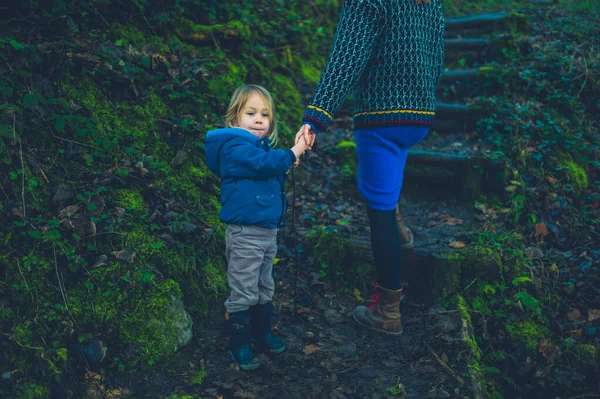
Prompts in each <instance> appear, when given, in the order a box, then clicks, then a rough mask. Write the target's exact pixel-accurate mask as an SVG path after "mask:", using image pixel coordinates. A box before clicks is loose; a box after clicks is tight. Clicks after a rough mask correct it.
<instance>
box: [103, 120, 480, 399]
mask: <svg viewBox="0 0 600 399" xmlns="http://www.w3.org/2000/svg"><path fill="white" fill-rule="evenodd" d="M350 137H351V133H349V132H348V130H343V129H339V128H337V129H336V128H335V126H334V128H333V129H332V130H331V131H330V132H329V133H327V134H323V135H322V137H319V138H318V143H317V147H316V149H315V151H314V152H313V153H311V154H310V155H309V156H307V157H306V159H305V160H304V162H303V163H302V165H301V166H300V168H298V169H297V170H296V179H297V180H298V181H297V191H298V192H297V198H296V212H295V213H296V222H295V224H294V225H295V227H296V228H297V229H299V230H302V229H304V230H306V228H307V225H311V224H312V225H314V224H315V223H316V224H318V225H321V226H326V227H330V228H332V229H335V228H337V229H340V230H341V231H340V234H342V235H346V236H347V237H354V238H355V239H356V240H357V241H366V242H368V241H369V230H368V222H367V218H366V207H365V204H364V203H363V201H362V200H361V199H360V196H359V195H358V190H357V188H356V184H355V183H354V182H349V181H345V180H344V179H343V178H342V177H341V175H342V173H341V165H339V163H338V162H337V161H336V157H332V156H331V155H330V154H331V153H332V152H333V149H334V148H335V145H336V143H337V142H339V141H340V140H342V139H349V138H350ZM288 200H289V202H290V205H291V204H292V202H291V201H292V200H293V198H292V184H291V179H290V182H289V184H288ZM425 200H426V202H425ZM402 205H403V209H404V214H405V219H406V222H407V224H408V225H409V226H411V228H412V230H413V231H414V232H415V244H416V247H417V249H418V248H426V249H427V250H429V251H436V250H440V249H441V247H445V248H448V244H449V243H451V242H453V241H454V240H457V239H458V238H459V237H460V235H461V234H462V233H463V232H465V231H466V230H467V229H472V228H475V227H477V225H478V221H477V220H476V219H475V218H473V214H472V213H471V212H470V211H469V210H467V209H466V208H465V207H464V206H462V205H461V204H460V203H459V202H457V201H453V200H451V199H449V200H436V201H434V200H432V199H431V198H426V199H423V198H417V197H415V196H411V193H410V192H407V193H406V195H405V196H404V199H403V201H402ZM287 217H288V220H287V223H288V227H287V229H285V230H282V231H280V250H279V257H280V258H282V260H281V261H279V262H278V263H277V265H276V266H275V268H274V277H275V281H276V286H277V288H276V294H275V297H274V303H275V306H276V316H275V317H274V331H275V332H276V334H277V335H278V336H280V337H281V338H283V339H284V340H285V342H286V344H287V350H286V351H285V352H284V353H282V354H281V355H279V356H266V355H264V354H260V355H259V356H260V360H261V364H262V365H261V368H260V369H258V370H256V371H253V372H244V371H240V370H239V369H238V367H237V366H236V364H235V363H233V362H232V361H231V359H230V358H229V357H228V355H227V338H226V337H225V336H224V335H222V328H223V325H224V312H225V310H224V306H223V304H222V302H218V303H214V304H213V306H212V309H211V313H210V315H209V317H208V318H207V319H202V320H196V321H195V324H194V331H195V337H194V339H193V341H192V343H191V344H190V345H189V346H187V347H185V348H184V349H182V350H181V353H180V355H179V358H178V360H177V361H176V363H175V364H172V365H170V366H169V367H166V368H162V367H161V368H159V369H157V370H155V372H156V374H155V375H152V374H147V375H145V376H143V377H142V376H139V375H138V376H137V377H135V378H138V379H137V380H127V381H112V382H110V383H108V382H107V386H106V389H107V392H113V393H116V392H118V391H119V390H120V389H119V388H117V387H121V389H123V388H124V387H127V390H128V391H129V392H130V393H131V394H133V395H134V396H135V397H148V398H166V397H171V396H170V395H191V397H202V398H265V399H267V398H281V397H291V398H389V397H398V395H401V394H402V392H404V394H405V396H406V397H412V398H446V397H454V398H456V397H460V398H462V397H464V396H472V395H471V393H472V388H471V385H470V384H471V381H470V380H469V374H468V373H467V361H468V359H469V355H468V348H467V347H466V345H465V343H464V339H463V338H464V337H463V336H462V334H463V333H464V332H463V330H462V329H461V326H460V323H461V321H460V318H459V317H458V313H455V312H453V311H447V310H446V309H445V308H444V307H441V306H439V305H440V304H437V305H438V306H435V305H432V306H428V307H425V306H423V304H421V303H418V302H414V301H411V299H410V294H411V291H410V287H407V289H405V291H406V295H405V297H404V299H403V302H402V306H401V308H402V320H403V324H404V333H403V334H402V335H400V336H397V337H395V336H387V335H383V334H380V333H377V332H373V331H369V330H366V329H364V328H361V327H360V326H358V325H357V324H356V323H355V322H354V321H353V319H352V316H351V312H352V310H353V309H354V308H355V307H356V306H357V305H360V304H361V302H362V301H364V299H363V298H362V297H364V298H367V299H368V297H370V294H371V293H372V292H371V289H372V287H370V286H369V285H368V284H365V286H364V287H359V288H360V289H359V292H361V293H362V295H361V294H359V293H358V291H355V292H352V290H349V289H348V287H340V288H339V289H334V288H332V287H331V286H330V285H327V284H325V283H324V282H322V281H320V280H319V276H318V273H317V271H316V270H315V268H314V267H313V265H312V263H313V261H314V260H313V259H312V257H311V256H301V258H300V262H299V263H298V268H299V270H298V280H297V294H296V298H297V309H294V303H293V296H294V292H293V291H294V285H295V283H294V278H295V272H296V270H295V268H294V262H290V260H291V259H292V258H293V257H294V254H293V230H292V227H293V225H292V211H291V209H290V210H289V211H288V214H287ZM313 218H314V220H316V222H315V221H314V220H313ZM340 220H345V222H344V223H343V224H340V223H339V221H340ZM298 240H299V241H298V245H299V247H300V248H307V247H308V246H309V245H311V244H310V243H309V242H307V239H306V238H305V234H298ZM365 252H367V253H368V249H367V248H365ZM302 253H305V252H304V251H303V252H302ZM306 253H310V251H306ZM366 302H368V300H367V301H366ZM445 366H446V367H445ZM449 369H451V370H452V371H449ZM203 371H204V372H205V373H206V375H205V377H204V378H201V379H200V380H202V382H201V383H199V382H200V381H199V380H198V379H196V380H195V378H196V377H197V376H198V375H199V374H201V375H204V372H203ZM465 375H466V376H467V377H466V378H465ZM194 381H195V382H194ZM109 386H112V388H109ZM181 397H185V396H181Z"/></svg>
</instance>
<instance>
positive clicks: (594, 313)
mask: <svg viewBox="0 0 600 399" xmlns="http://www.w3.org/2000/svg"><path fill="white" fill-rule="evenodd" d="M598 319H600V309H590V310H588V321H594V320H598Z"/></svg>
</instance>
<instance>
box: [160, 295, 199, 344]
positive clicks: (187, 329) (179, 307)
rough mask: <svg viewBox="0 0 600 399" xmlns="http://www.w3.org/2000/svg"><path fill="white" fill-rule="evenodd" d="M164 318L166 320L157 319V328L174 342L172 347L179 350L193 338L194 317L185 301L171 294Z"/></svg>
mask: <svg viewBox="0 0 600 399" xmlns="http://www.w3.org/2000/svg"><path fill="white" fill-rule="evenodd" d="M162 319H163V320H165V321H163V322H160V321H157V323H158V326H157V328H158V330H159V331H161V332H162V334H163V336H164V337H166V338H168V340H169V341H170V342H172V343H173V347H172V348H170V349H172V350H173V351H177V350H178V349H179V348H181V347H184V346H185V345H187V344H188V343H189V342H190V341H191V340H192V335H193V334H192V317H191V316H190V315H189V313H188V312H187V311H186V310H185V308H184V307H183V302H182V301H181V300H180V299H179V298H176V297H175V296H171V303H170V304H169V306H168V307H167V310H166V314H165V315H164V317H163V318H162Z"/></svg>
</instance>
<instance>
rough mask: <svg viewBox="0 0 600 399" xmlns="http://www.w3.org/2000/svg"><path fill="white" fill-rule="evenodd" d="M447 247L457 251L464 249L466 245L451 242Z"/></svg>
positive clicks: (460, 242)
mask: <svg viewBox="0 0 600 399" xmlns="http://www.w3.org/2000/svg"><path fill="white" fill-rule="evenodd" d="M448 245H449V246H450V248H457V249H460V248H464V247H466V246H467V244H465V243H464V242H462V241H452V242H451V243H450V244H448Z"/></svg>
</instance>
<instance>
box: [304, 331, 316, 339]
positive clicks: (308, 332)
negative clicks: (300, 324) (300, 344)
mask: <svg viewBox="0 0 600 399" xmlns="http://www.w3.org/2000/svg"><path fill="white" fill-rule="evenodd" d="M314 337H315V333H314V332H312V331H307V332H305V333H304V338H307V339H313V338H314Z"/></svg>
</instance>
